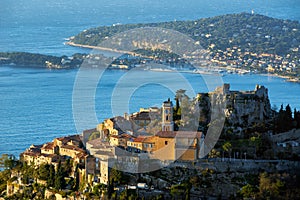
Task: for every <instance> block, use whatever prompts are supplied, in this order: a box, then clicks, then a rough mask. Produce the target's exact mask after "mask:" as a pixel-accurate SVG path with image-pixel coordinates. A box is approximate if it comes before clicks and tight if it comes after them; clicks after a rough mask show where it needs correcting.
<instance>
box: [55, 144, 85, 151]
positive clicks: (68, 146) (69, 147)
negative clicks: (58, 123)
mask: <svg viewBox="0 0 300 200" xmlns="http://www.w3.org/2000/svg"><path fill="white" fill-rule="evenodd" d="M60 148H61V149H69V150H73V151H78V152H85V151H84V150H83V149H81V148H79V147H77V146H73V145H63V146H61V147H60Z"/></svg>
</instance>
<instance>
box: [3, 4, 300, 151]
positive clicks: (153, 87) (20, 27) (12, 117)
mask: <svg viewBox="0 0 300 200" xmlns="http://www.w3.org/2000/svg"><path fill="white" fill-rule="evenodd" d="M0 4H1V5H0V51H1V52H3V51H11V52H12V51H25V52H33V53H42V54H49V55H57V56H61V55H72V54H74V53H78V52H79V53H90V50H87V49H81V48H75V47H70V46H66V45H64V42H65V41H66V38H68V37H70V36H73V35H75V34H77V33H79V32H80V31H83V30H85V29H88V28H91V27H96V26H101V25H112V24H116V23H121V24H126V23H139V22H141V23H147V22H161V21H172V20H194V19H199V18H203V17H213V16H216V15H223V14H228V13H240V12H251V11H252V10H253V11H254V12H255V13H259V14H263V15H267V16H271V17H276V18H281V19H291V20H298V21H299V20H300V15H299V10H300V2H299V1H297V0H274V1H259V0H250V1H249V0H223V1H219V0H200V1H199V0H188V1H181V0H164V1H161V0H153V1H146V0H128V1H122V0H113V1H103V0H99V1H93V0H86V1H79V0H52V1H43V2H41V1H38V0H2V1H1V3H0ZM77 72H78V71H77V70H59V71H57V70H46V69H36V68H23V67H21V66H20V67H18V66H15V67H11V66H4V67H0V130H1V134H0V140H1V143H0V154H3V153H9V154H14V155H16V156H18V155H19V154H20V153H21V152H22V151H24V150H25V149H26V148H28V147H29V146H30V145H31V144H41V143H45V142H47V141H51V140H52V139H53V138H55V137H59V136H63V135H68V134H74V133H77V132H78V131H80V130H77V128H76V121H74V117H73V114H74V113H73V111H74V110H73V109H74V108H73V100H72V98H73V90H74V82H75V80H76V76H77ZM90 73H93V71H91V72H90ZM153 73H154V72H145V73H144V75H145V74H146V75H149V76H153ZM155 73H157V74H159V76H162V77H167V76H170V74H168V73H163V72H155ZM124 74H126V72H124V71H108V72H107V73H105V74H104V75H103V77H102V78H101V80H100V83H99V84H98V85H97V88H96V90H95V91H96V93H95V100H94V104H95V115H96V118H97V120H98V121H99V122H100V121H102V120H103V119H105V118H108V117H111V116H113V115H114V113H113V112H112V108H111V102H112V99H111V97H114V96H115V94H114V89H115V88H116V87H119V86H122V84H121V85H120V84H119V85H118V81H119V80H120V79H121V80H122V77H123V76H124ZM157 74H156V75H155V76H157ZM136 76H140V75H139V74H137V75H136ZM183 77H184V78H185V79H186V80H188V82H190V83H191V85H192V86H193V88H194V90H195V92H207V91H208V88H207V86H206V84H205V80H206V79H210V78H212V80H213V78H214V77H205V76H203V77H201V76H200V77H199V75H197V74H183ZM164 81H165V82H164ZM222 81H223V82H224V83H225V82H226V83H230V84H231V88H232V89H233V90H253V89H254V88H255V85H256V84H261V85H264V86H266V87H267V88H268V89H269V95H270V99H271V103H272V105H276V106H277V107H279V106H280V105H281V104H282V103H283V104H285V105H286V104H287V103H289V104H290V105H291V106H292V107H293V108H294V107H296V108H297V109H300V101H299V97H300V84H295V83H290V82H285V81H284V80H283V79H280V78H276V77H267V76H259V75H243V76H240V75H236V74H233V75H227V76H224V77H222ZM179 83H180V82H179ZM126 84H127V86H128V85H129V86H130V84H131V85H133V86H135V87H137V88H136V90H135V91H134V92H133V94H132V95H131V98H130V100H129V101H128V102H127V103H128V105H129V112H135V111H137V110H138V109H139V108H140V107H149V106H160V105H161V103H162V101H164V100H166V99H167V98H168V97H170V98H173V96H174V94H173V93H172V91H170V90H169V88H168V85H170V84H171V85H176V87H180V84H178V82H176V81H174V80H173V81H171V82H167V81H166V80H164V79H161V82H160V84H157V83H153V84H147V85H135V83H134V84H133V83H132V82H130V81H129V82H127V83H126ZM116 96H117V95H116ZM123 103H124V102H123ZM125 103H126V102H125ZM117 104H118V101H117ZM87 121H89V120H87ZM94 126H95V124H93V123H91V124H89V123H87V124H86V125H85V128H93V127H94Z"/></svg>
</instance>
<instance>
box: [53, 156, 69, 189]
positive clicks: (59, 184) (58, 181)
mask: <svg viewBox="0 0 300 200" xmlns="http://www.w3.org/2000/svg"><path fill="white" fill-rule="evenodd" d="M65 184H66V183H65V177H64V172H63V168H62V166H61V161H59V162H58V166H57V172H56V176H55V181H54V187H55V189H57V190H62V189H63V188H64V187H65Z"/></svg>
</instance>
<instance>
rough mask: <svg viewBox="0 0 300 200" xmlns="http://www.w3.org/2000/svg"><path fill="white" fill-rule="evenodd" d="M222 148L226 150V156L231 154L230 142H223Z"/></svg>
mask: <svg viewBox="0 0 300 200" xmlns="http://www.w3.org/2000/svg"><path fill="white" fill-rule="evenodd" d="M222 148H223V151H225V152H227V153H228V156H230V155H231V151H232V145H231V143H230V142H225V143H224V144H223V146H222Z"/></svg>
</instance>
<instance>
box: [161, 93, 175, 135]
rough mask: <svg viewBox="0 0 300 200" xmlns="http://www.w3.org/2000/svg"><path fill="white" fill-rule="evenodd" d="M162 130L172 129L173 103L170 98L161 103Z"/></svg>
mask: <svg viewBox="0 0 300 200" xmlns="http://www.w3.org/2000/svg"><path fill="white" fill-rule="evenodd" d="M162 131H174V122H173V103H172V101H170V98H169V99H168V101H165V102H164V103H163V105H162Z"/></svg>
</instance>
